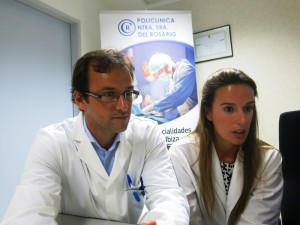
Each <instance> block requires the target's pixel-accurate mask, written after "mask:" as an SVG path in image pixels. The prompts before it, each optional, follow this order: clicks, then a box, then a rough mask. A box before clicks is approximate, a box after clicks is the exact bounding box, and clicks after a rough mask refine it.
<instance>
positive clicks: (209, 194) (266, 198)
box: [170, 69, 283, 225]
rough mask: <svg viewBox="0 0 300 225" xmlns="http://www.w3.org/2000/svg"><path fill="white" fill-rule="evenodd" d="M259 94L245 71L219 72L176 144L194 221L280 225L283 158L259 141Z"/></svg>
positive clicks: (218, 224)
mask: <svg viewBox="0 0 300 225" xmlns="http://www.w3.org/2000/svg"><path fill="white" fill-rule="evenodd" d="M255 97H257V88H256V84H255V82H254V81H253V80H252V79H251V78H250V77H248V76H247V75H246V74H245V73H243V72H242V71H240V70H236V69H221V70H219V71H217V72H215V73H214V74H213V75H212V76H211V77H210V78H209V79H208V80H207V81H206V83H205V85H204V87H203V90H202V99H201V109H200V118H199V121H198V125H197V127H196V129H195V131H194V132H192V133H191V134H190V135H188V136H186V137H184V138H182V139H181V140H179V141H178V142H176V143H174V144H173V145H172V146H171V148H170V154H171V159H172V162H173V165H174V168H175V172H176V174H177V179H178V182H179V184H180V185H181V186H182V188H183V189H184V191H185V194H186V196H187V198H188V201H189V204H190V209H191V215H190V224H204V225H207V224H213V225H226V224H229V225H233V224H239V225H241V224H268V225H272V224H278V221H279V215H280V205H281V199H282V189H283V178H282V172H281V161H282V158H281V155H280V153H279V152H278V151H277V150H276V149H274V148H272V147H271V146H269V145H267V144H266V143H264V142H262V141H261V140H259V139H258V123H257V112H256V106H255Z"/></svg>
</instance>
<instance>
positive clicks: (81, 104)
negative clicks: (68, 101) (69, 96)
mask: <svg viewBox="0 0 300 225" xmlns="http://www.w3.org/2000/svg"><path fill="white" fill-rule="evenodd" d="M73 99H74V102H75V103H76V105H77V107H78V108H79V109H81V110H82V111H84V110H85V109H86V107H87V102H86V100H85V98H84V97H83V96H82V94H81V93H80V92H78V91H76V90H75V91H74V92H73Z"/></svg>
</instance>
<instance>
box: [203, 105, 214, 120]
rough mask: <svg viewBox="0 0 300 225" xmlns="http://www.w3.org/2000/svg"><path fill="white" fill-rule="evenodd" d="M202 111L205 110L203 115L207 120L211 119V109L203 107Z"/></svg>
mask: <svg viewBox="0 0 300 225" xmlns="http://www.w3.org/2000/svg"><path fill="white" fill-rule="evenodd" d="M204 112H205V117H206V119H207V120H208V121H212V115H211V114H212V112H211V109H209V108H205V109H204Z"/></svg>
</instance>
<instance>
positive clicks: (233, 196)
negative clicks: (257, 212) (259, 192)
mask: <svg viewBox="0 0 300 225" xmlns="http://www.w3.org/2000/svg"><path fill="white" fill-rule="evenodd" d="M242 158H243V153H242V151H239V153H238V155H237V158H236V161H235V165H234V170H233V174H232V178H231V182H230V187H229V192H228V196H227V206H226V212H227V215H226V217H227V221H228V218H229V216H230V213H231V211H232V210H233V208H234V206H235V205H236V203H237V201H238V199H239V197H240V196H241V193H242V189H243V183H244V175H243V172H244V168H243V162H242Z"/></svg>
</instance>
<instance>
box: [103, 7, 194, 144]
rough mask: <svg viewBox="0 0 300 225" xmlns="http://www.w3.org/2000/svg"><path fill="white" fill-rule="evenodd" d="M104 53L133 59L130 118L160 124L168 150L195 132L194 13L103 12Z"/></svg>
mask: <svg viewBox="0 0 300 225" xmlns="http://www.w3.org/2000/svg"><path fill="white" fill-rule="evenodd" d="M99 19H100V34H101V48H116V49H118V50H121V51H123V52H124V53H126V54H127V55H128V57H129V58H130V59H131V60H132V62H133V65H134V67H135V74H134V76H135V79H134V82H135V89H136V90H138V91H139V92H140V95H139V97H138V99H136V100H135V101H134V102H133V104H132V113H133V114H135V115H136V116H142V117H147V118H150V119H152V120H155V121H157V123H158V124H159V125H160V126H161V130H162V133H163V134H164V135H165V137H166V142H167V145H168V148H169V147H170V145H171V144H172V143H173V142H175V141H177V140H179V138H181V137H183V136H185V135H187V134H189V133H190V132H192V131H193V130H194V128H195V127H196V125H197V122H198V116H199V115H198V114H199V107H198V96H197V86H196V73H195V58H194V44H193V31H192V21H191V12H189V11H101V12H100V16H99Z"/></svg>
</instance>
